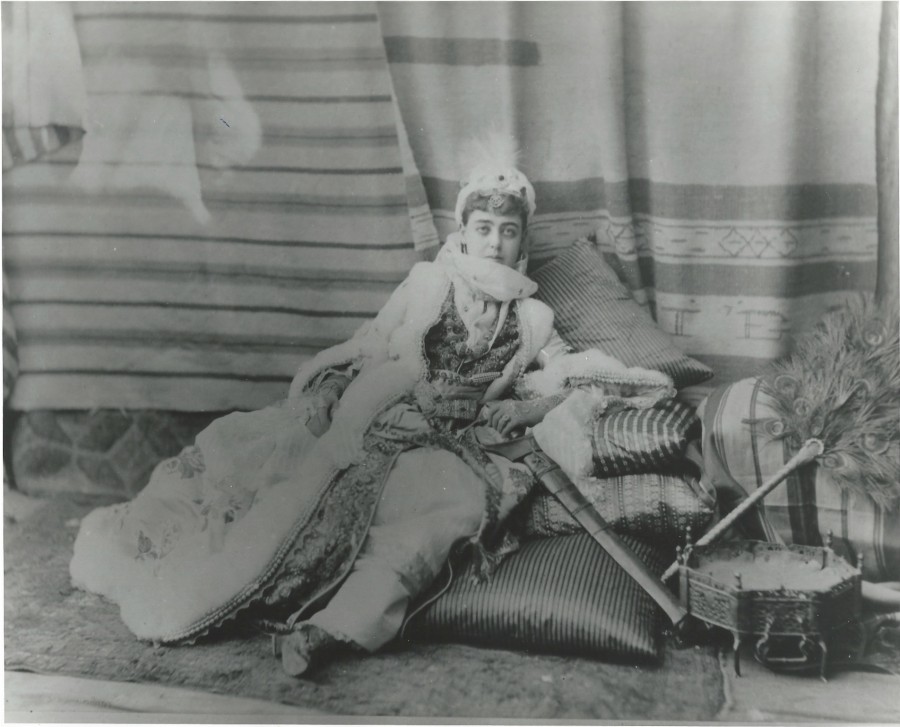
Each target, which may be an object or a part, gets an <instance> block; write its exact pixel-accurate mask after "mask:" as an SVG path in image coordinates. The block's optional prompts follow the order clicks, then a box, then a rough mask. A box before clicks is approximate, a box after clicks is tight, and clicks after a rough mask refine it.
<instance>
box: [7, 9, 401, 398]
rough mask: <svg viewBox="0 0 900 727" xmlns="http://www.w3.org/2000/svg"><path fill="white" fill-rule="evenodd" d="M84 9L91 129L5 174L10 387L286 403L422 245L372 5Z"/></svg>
mask: <svg viewBox="0 0 900 727" xmlns="http://www.w3.org/2000/svg"><path fill="white" fill-rule="evenodd" d="M73 7H74V14H75V18H74V20H75V23H74V25H75V32H76V34H77V40H78V43H79V45H80V49H81V55H82V60H83V64H84V74H85V82H86V87H87V98H88V115H89V120H88V123H89V124H90V125H91V126H90V128H89V129H88V134H87V135H86V136H85V139H84V142H83V143H81V142H79V143H73V144H70V145H68V146H67V147H65V148H63V149H62V150H61V151H59V152H58V153H56V154H54V155H52V156H50V157H45V158H43V159H41V160H38V161H36V162H34V163H32V164H29V165H27V166H23V167H17V168H15V169H14V170H13V171H12V173H10V174H5V175H4V201H5V203H6V206H5V213H4V218H3V234H4V250H3V256H4V264H5V269H6V272H7V275H8V280H9V288H10V298H11V302H12V312H13V315H14V317H15V321H16V324H17V328H18V335H19V361H20V366H21V371H20V378H19V381H18V383H17V386H16V389H15V392H14V395H13V401H12V404H13V406H14V407H16V408H20V409H34V408H42V407H47V408H57V409H59V408H82V409H86V408H93V407H133V408H159V409H176V410H221V409H230V408H255V407H259V406H263V405H265V404H268V403H270V402H271V401H273V400H275V399H277V398H278V397H280V396H281V395H283V394H284V393H286V391H287V386H288V383H289V381H290V378H291V376H292V374H293V372H294V371H295V370H296V368H297V366H298V365H299V364H300V362H301V361H302V360H303V359H304V358H306V357H308V356H310V355H312V354H313V353H314V352H315V351H316V350H318V349H319V348H321V347H323V346H326V345H329V344H332V343H336V342H338V341H339V340H342V339H344V338H346V337H347V336H349V335H350V334H351V333H352V332H353V331H354V330H355V329H356V327H357V326H359V325H360V324H361V323H362V322H363V321H364V320H365V319H367V318H369V317H371V316H372V315H373V314H374V313H375V312H376V311H377V310H378V309H379V307H380V306H381V305H382V304H383V302H384V301H385V300H386V299H387V296H388V295H389V293H390V291H391V290H392V288H393V287H394V286H395V285H396V284H397V283H398V282H399V281H400V280H402V279H403V277H404V276H405V274H406V272H407V271H408V270H409V268H410V267H411V266H412V264H413V263H414V262H415V260H416V259H418V254H417V253H416V252H415V250H414V246H413V238H412V232H411V226H410V218H409V214H408V204H407V195H406V187H405V183H404V177H403V174H402V164H401V160H400V149H399V143H398V135H397V131H396V126H395V112H394V106H393V105H392V95H391V85H390V77H389V74H388V72H387V67H386V62H385V56H384V48H383V44H382V40H381V33H380V30H379V24H378V18H377V15H376V11H375V7H374V5H372V4H368V3H350V2H347V3H344V2H341V3H180V2H179V3H169V2H166V3H130V2H129V3H117V2H116V3H78V4H75V5H74V6H73ZM89 142H90V144H91V146H90V147H88V146H87V144H88V143H89ZM229 155H231V156H232V157H235V156H236V157H237V158H236V159H234V158H231V157H230V156H229ZM79 160H80V162H81V163H80V165H79ZM194 162H196V164H195V163H194ZM76 169H78V172H77V174H76V173H75V170H76Z"/></svg>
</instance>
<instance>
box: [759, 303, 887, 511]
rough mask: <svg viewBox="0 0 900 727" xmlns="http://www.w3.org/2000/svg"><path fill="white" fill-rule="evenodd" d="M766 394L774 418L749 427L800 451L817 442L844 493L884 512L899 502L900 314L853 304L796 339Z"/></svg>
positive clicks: (767, 383) (769, 376) (768, 379)
mask: <svg viewBox="0 0 900 727" xmlns="http://www.w3.org/2000/svg"><path fill="white" fill-rule="evenodd" d="M762 390H763V392H764V393H766V394H768V395H769V396H771V397H772V405H773V410H774V414H775V416H773V417H770V418H766V419H758V420H754V421H752V422H750V423H751V424H754V425H756V426H758V427H761V429H762V432H763V433H764V434H766V435H768V436H769V437H771V438H772V439H775V440H781V441H786V442H787V444H788V445H789V447H790V448H791V449H798V448H799V447H800V446H801V445H802V444H803V442H805V441H806V440H807V439H810V438H813V437H815V438H818V439H820V440H822V442H823V444H824V445H825V450H824V452H823V454H822V456H821V457H819V458H818V464H819V466H820V467H823V468H824V469H825V470H827V471H828V474H829V475H830V478H831V480H832V481H833V482H834V483H835V484H837V485H838V486H839V487H840V488H842V489H844V490H847V491H849V492H853V493H856V494H859V495H865V496H868V497H870V498H872V500H874V501H875V502H876V503H877V504H879V505H881V506H882V507H884V508H887V509H893V507H894V506H895V505H896V503H897V500H898V498H900V313H898V308H897V305H896V303H894V304H893V305H891V304H884V305H881V306H879V305H876V304H875V302H874V301H873V300H872V299H871V297H869V296H859V297H856V298H851V299H850V300H848V301H847V303H846V304H845V305H843V306H842V307H841V308H839V309H837V310H835V311H833V312H832V313H829V314H828V315H827V316H825V318H823V319H822V321H821V322H820V323H819V324H818V325H816V326H815V328H813V329H812V330H811V331H809V332H808V333H806V334H804V335H802V336H801V337H800V338H798V340H797V342H796V346H795V348H794V352H793V354H792V355H791V356H790V357H788V358H787V359H784V360H782V361H779V362H776V363H775V364H773V365H772V367H771V369H770V371H769V372H768V373H767V375H766V376H765V377H764V379H763V384H762Z"/></svg>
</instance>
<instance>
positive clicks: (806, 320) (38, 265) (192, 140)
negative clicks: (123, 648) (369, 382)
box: [3, 2, 880, 410]
mask: <svg viewBox="0 0 900 727" xmlns="http://www.w3.org/2000/svg"><path fill="white" fill-rule="evenodd" d="M18 5H19V4H15V3H14V4H13V8H15V7H17V6H18ZM22 5H24V4H22ZM63 7H64V8H65V9H66V11H67V12H69V13H70V16H71V17H70V20H71V23H70V25H68V26H67V25H65V24H57V25H53V26H52V27H53V28H54V33H60V34H63V35H64V37H65V38H66V39H67V40H65V41H64V42H63V41H60V42H59V43H56V44H55V45H54V48H57V49H58V50H62V49H68V51H67V52H69V51H72V49H73V48H74V49H75V51H77V52H75V53H74V55H72V54H71V53H70V55H71V56H72V58H73V61H72V63H71V64H70V68H69V69H68V70H66V71H65V72H63V71H54V70H53V68H51V67H50V66H49V65H47V64H42V63H41V62H40V61H41V59H45V58H48V57H52V54H50V55H48V54H41V53H36V54H34V53H32V54H31V55H30V56H28V55H26V56H25V57H27V58H31V59H32V61H35V62H36V65H33V66H32V69H33V71H34V72H31V71H29V72H28V73H23V72H22V71H21V65H20V66H18V70H17V67H16V66H15V64H14V63H13V64H11V65H10V64H8V63H6V62H5V63H4V68H3V71H4V77H5V79H6V77H7V74H13V75H12V76H10V77H14V78H17V79H19V81H18V82H19V83H20V85H19V86H17V89H18V90H19V91H22V90H23V89H24V91H26V92H27V93H24V94H23V93H19V94H17V96H16V98H17V99H18V100H17V101H15V103H13V101H9V104H8V100H7V98H6V96H5V98H4V125H5V123H6V120H7V118H10V117H9V116H8V114H7V111H14V112H16V113H17V114H18V111H19V109H21V108H23V107H22V106H21V103H22V101H21V99H23V98H24V99H29V98H30V99H32V100H34V99H37V98H39V96H38V95H37V94H36V93H35V94H32V93H31V91H32V90H36V89H38V88H45V89H48V88H49V89H66V88H69V89H74V88H76V87H77V84H75V85H72V84H73V83H74V81H72V78H71V77H74V78H75V79H76V80H77V79H79V78H80V79H81V82H82V83H83V86H84V99H83V106H78V104H77V103H75V104H74V105H73V103H72V99H73V98H75V99H77V98H78V97H77V95H76V96H66V95H59V94H57V96H56V97H55V100H54V101H53V102H52V103H49V105H46V104H45V108H47V109H50V110H51V111H52V110H54V109H55V110H56V111H60V112H64V111H66V109H69V108H80V109H81V112H80V113H82V117H83V124H84V128H85V129H86V134H85V136H84V138H83V139H80V140H77V139H76V140H73V141H71V142H70V143H68V144H67V145H65V146H63V147H62V148H60V149H59V150H57V151H56V152H55V153H52V154H45V155H44V156H39V157H37V158H32V159H33V160H32V161H31V163H28V164H19V165H17V166H14V167H13V168H12V169H11V170H10V171H9V173H7V174H4V178H3V192H4V202H5V203H6V207H5V209H4V217H3V237H4V246H3V262H4V272H5V274H6V278H7V282H8V295H9V305H8V306H7V307H6V310H8V311H10V312H11V313H12V321H11V323H14V325H15V333H16V336H17V338H16V343H17V345H18V363H19V368H20V372H19V378H18V380H17V382H16V386H15V389H14V391H13V393H12V406H13V407H14V408H17V409H37V408H54V409H61V408H68V409H86V408H93V407H125V408H155V409H176V410H219V409H232V408H256V407H260V406H263V405H266V404H268V403H270V402H272V401H274V400H276V399H277V398H279V397H280V396H282V395H283V394H284V392H285V391H286V389H287V385H288V382H289V380H290V378H291V375H292V374H293V372H294V371H295V370H296V368H297V366H298V365H299V363H301V362H302V361H303V360H304V359H305V358H307V357H308V356H311V355H312V354H313V353H314V352H315V351H317V350H318V349H320V348H322V347H324V346H327V345H329V344H331V343H334V342H337V341H338V340H341V339H344V338H346V337H347V336H349V335H350V334H351V333H352V332H353V331H354V330H355V329H356V328H357V326H359V325H360V324H361V323H362V322H363V321H365V320H366V319H368V318H370V317H371V316H372V315H373V314H374V313H375V312H376V311H377V310H378V309H379V307H380V306H381V305H382V304H383V303H384V301H385V300H386V299H387V296H388V295H389V293H390V291H391V290H392V289H393V287H394V286H395V285H396V284H397V282H398V281H400V280H401V279H402V278H403V277H404V276H405V274H406V272H407V271H408V270H409V268H410V267H411V266H412V265H413V263H414V262H415V261H416V260H418V259H420V258H421V257H422V256H423V255H430V254H433V253H434V251H435V250H436V247H437V245H438V244H439V242H440V241H441V240H443V239H444V238H445V237H446V235H447V234H448V232H450V231H451V230H452V228H453V220H452V210H453V207H454V203H455V199H456V193H457V190H458V180H459V178H460V176H461V175H462V174H464V172H465V171H466V170H464V169H461V168H460V167H459V158H458V157H459V155H458V152H459V149H460V146H461V144H462V142H464V141H465V140H466V139H468V138H470V137H472V136H474V135H477V134H478V133H479V131H481V130H483V129H484V128H486V127H487V126H491V127H496V126H501V127H505V128H506V129H507V130H508V131H510V132H512V133H514V134H515V135H516V137H517V138H518V139H519V141H520V143H521V145H522V148H523V152H524V156H523V169H524V171H525V172H526V173H527V174H528V175H529V177H530V178H531V179H532V180H533V182H534V183H535V188H536V191H537V200H538V214H537V218H536V220H535V224H534V227H533V230H532V232H531V234H532V238H533V240H534V247H533V251H532V259H533V261H534V263H535V264H541V263H542V262H544V261H546V260H548V259H549V258H551V257H552V256H554V255H556V254H558V253H559V252H560V251H561V250H564V249H566V248H567V247H568V246H569V245H571V244H572V243H573V242H574V241H575V240H576V239H577V238H579V237H582V236H587V235H591V236H594V237H595V238H596V240H597V243H598V245H599V246H600V248H601V249H602V250H603V251H605V252H606V253H607V254H608V255H609V256H610V259H611V260H613V261H614V262H615V263H616V269H617V271H618V272H619V274H620V275H621V276H622V278H623V279H624V280H625V281H626V282H627V284H628V286H629V287H630V289H631V290H632V294H633V295H634V297H635V298H636V300H638V301H639V302H640V303H642V304H645V305H647V306H649V307H650V308H651V310H652V311H653V312H654V314H655V315H656V318H657V320H658V322H659V325H660V326H661V327H662V328H663V329H665V330H666V331H668V332H670V333H671V334H673V335H674V336H675V337H676V340H677V341H678V342H679V343H680V345H681V347H682V348H683V350H684V351H685V352H686V353H688V354H691V355H693V356H695V357H696V358H699V359H701V360H702V361H704V362H706V363H708V364H710V365H711V366H712V367H713V368H714V369H715V370H716V371H717V374H718V376H717V378H716V379H714V380H713V381H712V382H710V384H711V385H712V384H715V383H718V382H720V381H730V380H733V379H736V378H739V377H741V376H744V375H747V374H752V373H756V372H758V371H759V369H760V367H761V366H762V365H763V364H765V363H766V362H767V361H769V360H771V359H772V358H774V357H776V356H779V355H781V354H783V353H784V352H785V351H787V350H788V347H789V345H790V340H791V334H792V333H793V332H794V331H799V330H802V329H804V328H806V327H808V326H809V325H810V324H811V323H812V322H813V321H815V320H816V319H818V318H819V316H820V315H821V313H822V312H823V310H824V309H826V308H827V307H829V306H832V305H836V304H837V303H838V302H840V301H841V300H842V299H843V298H844V297H845V296H847V295H848V294H850V293H853V292H855V291H858V290H871V289H872V288H873V287H874V284H875V271H876V255H877V224H876V210H877V195H876V188H875V157H874V155H875V101H874V99H875V87H876V81H877V69H878V31H879V16H880V6H879V5H878V4H876V3H842V2H829V3H808V2H797V3H768V2H765V3H755V2H742V3H681V2H680V3H659V4H657V3H644V2H641V3H621V4H620V3H611V2H578V3H565V2H554V3H542V2H537V3H524V2H502V3H499V2H498V3H490V2H478V3H460V2H453V3H435V2H427V3H396V4H394V3H383V4H376V3H366V2H347V3H344V2H340V3H327V2H324V3H319V2H317V3H281V2H278V3H268V2H260V3H255V2H254V3H241V2H237V3H216V2H211V3H206V2H198V3H183V2H179V3H152V2H151V3H139V2H129V3H118V2H110V3H92V2H85V3H73V4H71V5H64V6H63ZM15 17H17V16H15V13H13V14H11V13H10V12H9V11H7V9H6V8H5V7H4V13H3V24H4V33H5V34H7V33H12V34H13V35H14V37H15V39H16V42H17V43H18V44H19V45H18V47H20V48H28V47H31V48H39V47H40V42H41V39H40V38H38V37H37V36H35V35H34V31H35V28H36V27H37V26H36V25H34V24H22V23H20V24H18V25H17V26H16V25H13V26H10V25H9V23H10V19H11V18H12V20H15ZM66 28H68V34H67V35H65V34H64V33H63V31H64V30H65V29H66ZM63 35H60V37H63ZM5 40H6V35H5ZM7 45H8V43H6V42H5V43H4V51H6V50H7ZM10 47H11V46H10ZM76 60H77V61H78V64H76V63H75V61H76ZM20 63H21V62H20ZM76 71H77V72H76ZM73 74H74V75H73ZM70 76H71V77H70ZM22 84H24V85H22ZM41 84H43V85H41ZM10 88H12V86H10ZM4 93H5V94H6V84H5V85H4ZM67 99H68V100H67ZM8 105H9V108H8ZM20 118H21V117H20ZM32 138H33V137H32Z"/></svg>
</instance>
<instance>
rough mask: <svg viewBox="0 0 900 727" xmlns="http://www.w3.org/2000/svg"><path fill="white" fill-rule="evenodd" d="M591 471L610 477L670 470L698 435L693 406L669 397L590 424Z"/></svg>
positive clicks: (680, 460)
mask: <svg viewBox="0 0 900 727" xmlns="http://www.w3.org/2000/svg"><path fill="white" fill-rule="evenodd" d="M593 429H594V431H593V442H592V446H593V449H594V474H595V475H596V476H597V477H613V476H615V475H626V474H631V473H637V472H660V471H666V470H671V468H672V467H677V466H678V465H680V464H681V463H682V461H683V455H684V450H685V448H686V447H687V444H688V442H689V441H691V439H694V438H695V437H699V435H700V420H699V419H698V418H697V415H696V414H695V413H694V409H693V408H692V407H690V406H688V405H687V404H683V403H682V402H680V401H674V400H669V401H666V402H662V403H660V404H657V405H656V406H654V407H652V408H650V409H622V410H620V411H617V412H613V413H612V414H610V415H608V416H601V417H599V418H598V419H596V420H595V421H594V424H593Z"/></svg>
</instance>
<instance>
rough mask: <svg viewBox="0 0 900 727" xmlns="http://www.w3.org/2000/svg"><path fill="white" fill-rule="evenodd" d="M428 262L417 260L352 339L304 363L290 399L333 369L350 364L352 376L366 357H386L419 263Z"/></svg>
mask: <svg viewBox="0 0 900 727" xmlns="http://www.w3.org/2000/svg"><path fill="white" fill-rule="evenodd" d="M425 264H426V263H417V264H416V265H415V266H414V267H413V269H412V271H410V274H409V276H407V278H406V280H404V281H403V282H402V283H401V284H400V285H399V286H397V288H395V289H394V292H393V293H392V294H391V297H390V298H389V299H388V301H387V303H385V304H384V306H383V307H382V308H381V310H380V311H379V312H378V315H376V316H375V318H373V319H372V320H370V321H366V322H365V323H364V324H363V325H361V326H360V327H359V328H358V329H357V330H356V332H355V333H354V334H353V336H352V337H351V338H350V340H349V341H345V342H344V343H341V344H338V345H337V346H332V347H331V348H328V349H325V350H324V351H322V352H320V353H319V354H318V355H316V356H315V357H314V358H313V359H312V360H310V361H307V362H306V363H305V364H303V365H302V366H301V367H300V370H299V371H298V372H297V375H296V376H294V380H293V381H292V382H291V388H290V391H289V393H288V398H289V399H297V398H299V397H301V396H304V395H307V394H310V393H312V392H313V391H315V390H316V388H317V386H318V385H319V383H320V382H321V381H322V379H323V377H326V376H327V374H328V373H329V372H330V371H333V370H336V369H341V368H342V367H345V366H349V369H348V371H349V372H350V373H349V375H350V377H351V379H352V378H353V377H354V376H355V374H356V373H357V372H358V371H359V370H360V369H361V368H362V367H363V366H364V365H365V363H366V361H367V360H380V359H386V358H387V348H388V339H389V336H390V334H391V332H392V331H393V330H394V329H395V328H397V326H399V325H400V324H401V323H402V322H403V320H404V317H405V315H406V310H407V307H408V305H409V284H410V279H411V278H412V277H413V276H414V275H415V274H416V273H417V270H418V268H419V266H420V265H425Z"/></svg>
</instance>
